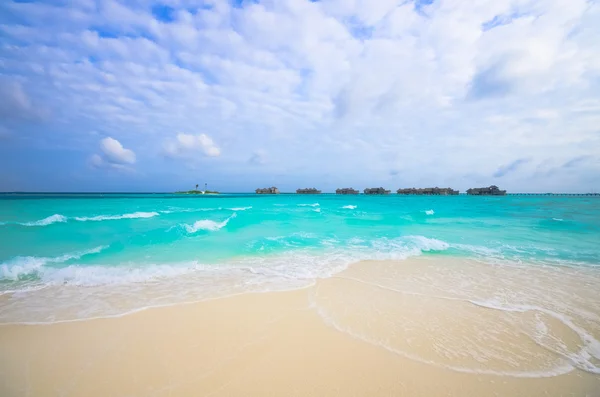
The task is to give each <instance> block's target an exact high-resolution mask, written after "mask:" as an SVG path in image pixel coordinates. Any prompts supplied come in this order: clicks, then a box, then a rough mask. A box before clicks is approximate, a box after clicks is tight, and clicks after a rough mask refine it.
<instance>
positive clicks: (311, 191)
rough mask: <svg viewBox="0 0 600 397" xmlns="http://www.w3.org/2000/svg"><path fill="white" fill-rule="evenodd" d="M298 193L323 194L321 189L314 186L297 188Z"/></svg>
mask: <svg viewBox="0 0 600 397" xmlns="http://www.w3.org/2000/svg"><path fill="white" fill-rule="evenodd" d="M296 194H321V191H320V190H317V189H315V188H314V187H310V188H306V189H296Z"/></svg>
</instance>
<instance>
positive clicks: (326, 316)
mask: <svg viewBox="0 0 600 397" xmlns="http://www.w3.org/2000/svg"><path fill="white" fill-rule="evenodd" d="M531 271H533V272H536V273H534V274H535V275H537V276H538V277H537V280H538V282H540V281H539V280H541V281H543V283H544V284H543V285H540V291H542V292H544V291H546V290H547V289H548V288H551V289H554V290H556V288H562V290H561V291H558V292H561V293H562V292H563V290H564V291H569V292H570V291H571V289H572V288H573V293H576V294H578V295H577V297H576V298H577V299H575V300H574V301H573V302H580V301H581V302H583V301H585V300H587V299H589V300H590V302H589V305H586V306H585V307H577V308H576V309H577V310H579V311H581V310H594V309H593V308H594V307H595V306H594V305H595V304H596V303H598V302H597V301H598V297H596V298H594V296H595V293H594V291H596V289H595V287H596V286H597V285H599V284H598V283H600V280H598V279H590V280H588V284H589V285H588V286H584V287H585V288H583V287H581V285H580V283H579V278H578V277H579V276H578V271H573V272H571V271H570V270H569V269H564V270H561V269H558V270H557V269H533V270H531ZM507 274H512V275H513V276H514V277H513V278H512V279H510V280H507V277H506V275H507ZM530 276H531V273H530V269H525V268H523V269H521V268H516V269H505V268H502V267H495V266H493V265H483V264H480V263H475V262H474V261H468V260H465V259H457V258H447V257H446V258H440V257H436V258H431V257H416V258H410V259H406V260H403V261H363V262H359V263H357V264H353V265H351V266H350V267H348V269H346V270H344V271H342V272H341V273H339V274H337V275H334V276H332V277H329V278H324V279H318V280H317V281H316V282H315V283H314V285H310V286H307V287H304V288H299V289H295V290H290V291H280V292H252V293H240V294H237V295H235V296H228V297H219V298H215V299H211V300H204V301H201V302H190V303H176V304H171V305H167V306H163V307H151V308H144V309H140V310H138V311H136V312H134V313H128V314H124V315H119V316H116V317H109V318H107V317H104V318H96V319H84V320H74V321H68V322H58V323H47V324H27V325H26V324H3V325H0V355H1V356H2V357H3V358H4V359H3V360H0V371H1V372H0V373H1V375H0V394H1V395H3V396H8V397H12V396H19V395H23V394H24V391H25V390H29V391H30V392H31V393H32V394H34V395H36V396H38V395H39V396H46V395H48V396H54V395H59V394H60V393H61V392H64V393H67V392H69V393H71V394H72V395H85V396H90V397H94V396H107V395H122V394H127V395H133V394H138V395H153V396H170V395H173V396H188V395H189V396H198V395H216V396H226V395H250V396H264V395H302V396H304V395H334V396H335V395H337V396H347V395H360V396H363V395H364V396H367V395H368V396H379V395H380V396H385V395H411V396H412V395H427V396H449V395H450V396H511V397H512V396H546V395H553V396H554V395H555V396H560V395H575V396H586V395H594V394H593V393H594V392H596V391H597V390H600V375H599V374H598V373H594V372H593V370H592V367H589V366H588V367H589V368H590V369H589V370H583V369H582V368H586V367H585V365H584V366H582V365H583V364H579V367H578V366H577V365H576V363H577V361H572V360H575V356H573V359H572V360H571V361H570V360H566V359H565V357H567V356H568V354H571V353H573V354H578V352H579V350H580V349H587V347H586V345H585V344H582V343H584V342H583V336H585V335H588V336H587V337H591V338H595V340H597V339H600V329H597V328H596V325H597V324H596V323H595V322H594V321H593V320H590V319H589V318H587V317H586V318H583V317H582V318H576V317H574V316H575V315H576V313H577V312H573V313H568V315H569V316H570V317H569V318H571V319H570V320H569V321H570V322H571V323H573V326H570V325H569V324H570V323H569V321H566V319H565V320H560V316H562V315H565V316H566V315H567V314H565V313H563V314H561V313H562V311H563V310H567V309H569V308H570V307H571V306H572V305H573V302H567V303H566V304H565V305H564V306H561V307H558V306H556V305H557V304H559V303H560V302H561V300H564V299H563V298H562V297H561V296H557V297H556V299H555V300H553V301H551V302H548V299H547V297H546V296H540V297H539V298H538V297H535V294H533V295H532V296H534V298H535V299H536V302H538V303H536V304H539V305H546V306H543V307H540V310H541V311H540V310H537V311H535V312H528V311H524V310H521V311H520V312H519V311H515V310H514V307H513V306H510V305H509V304H508V302H505V303H502V304H500V303H494V301H491V302H489V303H486V301H482V302H479V301H476V300H473V296H481V298H482V299H483V298H485V296H486V294H487V293H488V291H490V290H498V291H502V290H504V289H505V288H506V287H507V286H510V287H511V288H513V289H515V290H517V287H519V291H526V290H527V289H528V288H531V286H528V285H527V281H528V280H529V279H530ZM432 277H433V278H432ZM457 277H459V278H457ZM465 277H467V278H468V279H470V278H475V279H474V282H473V283H472V284H470V285H463V286H461V288H459V289H455V287H456V285H457V283H456V280H459V279H460V280H465V279H466V278H465ZM490 283H492V284H490ZM577 288H578V290H577ZM582 288H583V289H582ZM536 291H537V290H536ZM517 292H518V291H517ZM558 292H557V293H558ZM536 293H537V292H536ZM550 293H551V294H552V293H553V292H552V291H550ZM549 296H550V297H552V296H553V295H549ZM558 298H560V299H558ZM470 300H473V301H472V302H471V301H470ZM474 302H475V303H474ZM517 302H520V301H517ZM525 303H527V302H525ZM525 303H522V304H525ZM533 303H535V302H530V303H528V304H530V305H533ZM481 304H487V305H488V306H487V307H484V306H479V305H481ZM519 304H521V303H519ZM504 306H506V308H505V309H503V307H504ZM515 307H516V308H517V309H518V308H519V307H518V306H515ZM546 312H547V313H555V314H553V315H552V316H549V315H546V314H545V313H546ZM596 315H600V313H596ZM532 321H533V322H532ZM539 321H542V323H543V324H544V326H545V327H546V328H547V330H546V332H547V335H549V336H550V335H551V336H552V338H558V340H559V342H560V343H558V344H556V343H555V342H554V341H553V339H548V338H546V337H543V338H541V339H536V338H538V335H537V334H536V332H538V331H536V329H537V327H539V326H538V325H536V324H537V323H538V322H539ZM589 321H592V322H589ZM575 325H577V326H575ZM515 327H516V328H515ZM522 327H525V328H522ZM580 327H585V332H586V334H578V333H577V332H575V331H577V330H578V329H579V328H580ZM530 330H531V331H532V332H533V333H531V334H528V333H529V331H530ZM490 338H491V339H490ZM540 344H541V345H540ZM563 345H564V346H565V348H568V349H569V350H568V351H560V350H556V349H560V348H561V347H560V346H563ZM592 347H593V346H592ZM592 347H590V348H592ZM440 349H441V350H440ZM554 350H556V352H553V351H554ZM584 351H587V350H582V352H584ZM559 353H560V354H559ZM581 354H583V356H585V354H584V353H581ZM583 356H582V357H583ZM577 357H579V356H577ZM482 360H483V361H482ZM593 363H594V361H593V360H592V361H590V365H593ZM586 365H587V364H586ZM565 366H566V367H565ZM580 367H581V368H580ZM461 368H463V369H464V370H462V369H461ZM561 368H563V370H564V369H565V368H568V372H567V373H564V374H559V373H558V372H559V371H558V370H559V369H561ZM511 371H512V372H513V373H512V374H509V372H511ZM515 371H516V372H515ZM493 372H496V374H492V373H493ZM432 379H435V382H432Z"/></svg>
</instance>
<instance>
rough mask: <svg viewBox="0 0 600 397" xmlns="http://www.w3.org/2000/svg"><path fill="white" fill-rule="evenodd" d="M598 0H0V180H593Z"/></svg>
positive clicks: (55, 186)
mask: <svg viewBox="0 0 600 397" xmlns="http://www.w3.org/2000/svg"><path fill="white" fill-rule="evenodd" d="M599 43H600V1H599V0H472V1H466V0H402V1H397V0H331V1H329V0H321V1H316V0H312V1H310V0H268V1H258V0H254V1H251V0H206V1H194V0H163V1H152V0H129V1H125V0H52V1H24V0H20V1H16V0H3V1H1V2H0V191H132V192H136V191H160V192H162V191H174V190H187V189H191V188H193V187H194V186H195V185H196V184H200V185H201V186H203V185H204V183H207V184H208V187H209V189H214V190H219V191H226V192H244V191H252V190H254V189H255V188H257V187H266V186H277V187H279V189H280V190H282V191H294V190H295V189H296V188H300V187H316V188H319V189H322V190H323V191H333V190H335V189H336V188H338V187H354V188H359V189H364V188H365V187H375V186H383V187H386V188H388V189H393V190H396V189H398V188H406V187H429V186H440V187H447V186H449V187H453V188H455V189H459V190H461V191H464V190H466V189H467V188H470V187H479V186H488V185H491V184H495V185H498V186H500V187H501V188H502V189H507V190H509V191H513V192H516V191H520V192H525V191H527V192H548V191H553V192H590V191H595V192H598V191H600V47H599Z"/></svg>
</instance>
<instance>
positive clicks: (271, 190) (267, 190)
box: [255, 186, 279, 194]
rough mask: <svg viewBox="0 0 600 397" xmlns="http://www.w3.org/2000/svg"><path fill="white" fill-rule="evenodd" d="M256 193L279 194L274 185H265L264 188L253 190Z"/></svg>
mask: <svg viewBox="0 0 600 397" xmlns="http://www.w3.org/2000/svg"><path fill="white" fill-rule="evenodd" d="M255 192H256V194H279V189H277V188H276V187H275V186H272V187H265V188H258V189H256V190H255Z"/></svg>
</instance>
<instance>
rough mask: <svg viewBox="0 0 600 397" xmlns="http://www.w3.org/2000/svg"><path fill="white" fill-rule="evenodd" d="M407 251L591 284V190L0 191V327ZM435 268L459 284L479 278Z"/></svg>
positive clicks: (247, 288)
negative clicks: (567, 193)
mask: <svg viewBox="0 0 600 397" xmlns="http://www.w3.org/2000/svg"><path fill="white" fill-rule="evenodd" d="M413 257H424V258H425V257H427V258H431V259H435V260H437V263H440V264H443V263H444V261H445V260H448V263H455V261H454V260H450V259H457V258H463V259H468V260H469V261H476V262H478V263H481V264H485V265H486V266H488V267H489V269H494V271H499V269H500V270H501V271H502V275H501V276H499V277H502V278H504V279H506V282H509V281H511V280H512V278H511V277H512V276H511V275H515V277H516V275H518V277H521V278H523V281H524V283H525V284H527V285H528V288H530V287H531V285H532V284H535V283H541V281H540V277H545V279H548V280H549V277H555V278H556V280H554V279H552V280H553V281H551V282H550V281H548V283H546V284H543V285H542V284H540V289H541V292H540V291H538V292H539V293H540V294H542V295H539V296H537V295H535V294H537V293H538V292H531V295H532V296H537V297H536V298H535V299H538V300H540V301H542V300H545V301H546V303H547V301H548V299H554V298H553V297H552V296H550V295H549V294H550V293H552V292H553V291H552V290H553V289H554V291H555V292H556V291H559V290H560V289H561V288H564V285H565V283H567V282H571V283H573V284H574V285H575V286H576V287H577V288H574V290H577V289H579V290H584V289H585V288H586V286H588V287H590V288H592V287H593V288H596V287H600V283H597V282H598V277H599V275H600V198H598V197H585V196H583V197H562V196H502V197H476V196H466V195H459V196H399V195H387V196H365V195H334V194H320V195H296V194H280V195H255V194H221V195H179V194H159V193H156V194H115V193H112V194H83V193H81V194H2V195H0V323H48V322H58V321H73V320H81V319H89V318H96V317H110V316H119V315H123V314H126V313H130V312H132V311H136V310H141V309H144V308H147V307H153V306H164V305H171V304H175V303H184V302H196V301H202V300H207V299H215V298H219V297H223V296H230V295H235V294H241V293H248V292H266V291H281V290H289V289H297V288H306V287H309V286H311V285H314V284H315V283H316V282H317V281H318V280H322V279H327V278H330V277H335V276H336V275H338V274H339V273H340V272H343V271H344V270H345V269H347V268H348V266H350V265H352V264H354V263H357V262H360V261H366V260H375V261H390V260H391V261H394V262H393V263H396V264H401V263H402V261H404V260H407V259H410V258H413ZM390 263H392V262H390ZM395 266H401V265H395ZM440 266H442V265H440ZM448 266H450V265H448ZM452 266H454V267H455V265H452ZM536 272H538V273H536ZM540 272H543V273H540ZM438 273H439V277H442V274H443V277H444V278H445V279H446V280H448V279H450V278H452V279H454V281H453V282H454V283H455V284H454V285H457V286H459V287H460V286H462V287H460V288H458V289H461V288H462V290H463V291H466V290H468V288H469V285H470V283H471V284H472V283H474V282H476V281H477V280H473V277H474V276H473V273H472V272H468V275H467V274H466V275H465V277H463V278H461V276H460V275H461V272H460V269H455V268H451V267H448V268H444V267H443V266H442V267H440V271H439V272H438ZM549 275H551V276H549ZM488 276H489V274H488V275H486V277H488ZM390 277H391V276H390ZM482 277H483V276H482ZM388 281H389V280H388ZM405 281H406V280H401V279H398V280H396V281H395V282H396V284H397V285H401V284H403V283H404V282H405ZM434 281H435V280H434ZM512 281H514V280H512ZM421 282H427V283H430V284H431V283H432V280H426V281H423V280H421ZM597 291H600V289H598V290H597ZM442 292H443V291H442ZM442 292H440V293H442ZM446 292H448V291H446ZM455 292H456V291H455ZM556 293H557V294H558V292H556ZM525 295H526V291H523V290H516V288H514V286H513V288H512V290H511V287H510V285H508V284H507V285H504V286H503V287H502V288H499V289H498V290H497V291H496V294H495V295H494V294H491V295H489V294H488V295H486V296H473V297H468V298H469V299H471V300H472V301H476V300H477V301H478V302H487V304H488V305H494V304H500V303H499V302H504V303H506V304H508V303H507V302H511V304H513V305H514V306H513V307H512V309H515V310H517V309H519V307H520V306H518V305H520V304H523V303H524V302H529V300H530V299H529V298H531V297H527V296H525ZM592 295H593V294H592ZM598 295H600V292H598ZM557 296H558V295H557ZM480 298H481V299H480ZM532 299H533V298H532ZM535 299H534V300H535ZM561 299H562V298H561ZM581 299H584V298H581ZM563 301H564V299H563ZM538 303H540V302H538ZM542 303H543V302H542ZM528 304H531V302H529V303H528ZM594 304H596V303H594ZM576 305H577V303H576V302H575V303H573V306H576ZM548 310H550V309H548ZM552 310H554V309H552ZM598 312H600V310H598ZM597 314H598V315H600V313H597ZM594 316H596V314H594ZM594 316H591V317H590V319H588V320H590V321H596V323H594V324H595V325H594V326H598V324H600V320H599V319H598V318H596V317H594ZM594 340H595V339H594ZM597 354H598V356H600V348H599V352H597Z"/></svg>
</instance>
